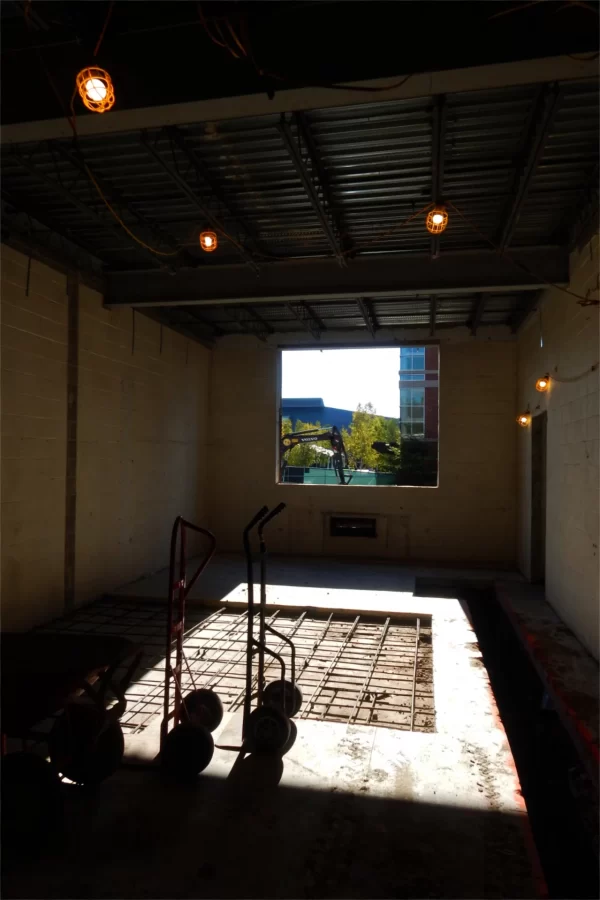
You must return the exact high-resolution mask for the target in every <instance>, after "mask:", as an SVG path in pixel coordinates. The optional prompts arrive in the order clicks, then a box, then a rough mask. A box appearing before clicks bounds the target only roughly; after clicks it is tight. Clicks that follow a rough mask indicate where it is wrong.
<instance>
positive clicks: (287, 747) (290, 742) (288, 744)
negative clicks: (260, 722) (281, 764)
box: [281, 719, 298, 756]
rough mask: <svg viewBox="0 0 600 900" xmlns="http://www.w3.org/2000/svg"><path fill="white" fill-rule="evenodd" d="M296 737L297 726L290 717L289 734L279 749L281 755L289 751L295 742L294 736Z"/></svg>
mask: <svg viewBox="0 0 600 900" xmlns="http://www.w3.org/2000/svg"><path fill="white" fill-rule="evenodd" d="M297 737H298V726H297V725H296V723H295V722H294V720H293V719H290V736H289V738H288V739H287V741H286V742H285V744H284V745H283V747H282V749H281V755H282V756H285V755H286V753H289V752H290V750H291V749H292V747H293V746H294V744H295V743H296V738H297Z"/></svg>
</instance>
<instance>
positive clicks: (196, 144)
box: [2, 82, 598, 336]
mask: <svg viewBox="0 0 600 900" xmlns="http://www.w3.org/2000/svg"><path fill="white" fill-rule="evenodd" d="M440 108H443V112H444V114H443V117H441V118H438V119H436V110H437V111H438V112H439V109H440ZM436 123H437V124H436ZM436 135H437V139H438V140H439V147H440V148H441V153H440V157H441V158H440V159H439V165H438V167H437V169H436V165H435V163H436V159H435V155H434V153H433V146H434V138H435V137H436ZM80 147H81V151H82V154H83V156H79V155H78V152H77V148H76V147H75V146H74V145H73V142H72V141H67V140H53V141H46V142H42V143H37V144H29V145H25V146H19V147H12V148H11V149H9V150H7V151H5V153H4V154H3V159H2V177H3V182H2V193H3V201H7V202H8V203H9V204H12V209H13V210H14V209H16V210H18V211H20V213H19V215H17V216H15V215H14V212H13V213H12V214H9V216H8V217H6V216H5V221H8V225H7V226H4V227H7V228H10V227H14V228H15V229H18V228H22V230H23V231H24V232H25V236H29V232H33V235H34V236H38V237H39V236H42V237H43V238H44V239H46V240H47V238H48V234H49V233H50V232H49V231H48V229H50V230H51V232H54V233H56V234H57V235H59V236H62V237H64V238H67V239H69V240H70V241H71V242H73V244H76V245H78V247H79V248H83V250H87V251H88V252H89V253H90V254H93V256H94V257H95V258H96V259H97V260H99V261H100V262H101V263H103V264H104V265H105V267H106V270H108V271H111V270H112V271H116V270H123V269H140V270H143V271H147V270H152V269H156V270H159V269H160V268H164V267H165V266H168V267H169V268H172V270H173V271H175V270H176V269H177V268H179V267H180V266H181V267H188V268H201V267H207V268H210V269H212V267H213V266H215V265H221V266H228V265H232V264H239V263H240V262H241V261H243V262H246V263H248V264H249V267H252V268H253V269H254V270H255V271H256V269H257V268H259V267H260V266H261V265H262V266H265V268H266V267H267V265H268V263H269V262H270V261H272V260H273V259H280V260H282V262H281V263H280V265H283V266H285V265H286V262H285V260H286V259H290V258H292V259H298V258H305V257H308V258H311V259H313V260H315V259H322V258H329V259H331V258H332V257H334V256H337V258H338V261H340V262H344V258H343V257H346V259H347V263H348V266H349V267H351V266H352V256H353V254H354V253H356V254H359V255H361V256H362V255H363V254H364V255H366V254H382V255H385V254H387V253H388V252H396V253H398V252H399V253H407V254H414V253H419V254H429V252H430V248H431V253H432V255H436V253H437V252H438V251H439V252H440V253H441V254H442V255H443V254H445V253H446V252H448V251H477V250H479V249H482V248H486V247H487V246H488V244H487V241H488V240H491V241H494V242H495V243H497V244H502V245H503V246H504V247H509V246H510V247H513V248H518V247H522V246H539V245H542V246H546V247H549V246H554V245H555V244H556V243H557V242H559V243H561V244H562V245H566V243H567V235H568V234H569V233H570V229H571V226H572V223H573V220H574V217H576V215H577V214H578V211H579V209H580V207H581V205H582V203H584V202H586V201H587V199H588V198H589V196H590V194H591V193H593V191H594V190H596V191H597V185H596V184H595V182H596V181H597V159H598V85H597V83H596V82H594V83H590V82H575V83H565V84H556V85H555V84H552V85H529V86H526V87H518V88H515V87H512V88H500V89H496V90H490V91H476V92H468V93H457V94H448V95H446V96H444V97H434V98H431V97H428V98H423V99H417V100H404V101H387V102H386V101H382V102H377V103H372V104H365V105H360V106H356V107H352V106H345V107H341V108H330V109H324V110H317V111H311V112H306V113H293V114H292V113H290V114H287V115H286V116H285V117H284V124H282V119H281V117H280V116H278V115H267V116H261V117H256V118H246V119H237V120H230V121H206V122H203V123H198V124H195V125H188V126H185V127H177V128H173V127H164V128H154V129H151V130H150V131H148V132H140V131H131V132H128V133H125V134H109V135H102V136H95V137H85V138H82V139H81V140H80ZM84 163H85V164H84ZM86 165H87V166H88V167H89V169H90V170H91V171H92V172H93V174H94V177H95V178H96V179H97V181H98V183H99V184H100V185H101V188H102V191H103V193H104V194H105V196H106V197H107V199H109V201H110V203H111V205H112V206H113V207H114V208H115V209H116V211H117V212H118V214H119V215H120V216H121V217H122V219H123V221H124V222H125V223H126V224H127V226H128V227H129V228H130V229H131V230H132V231H133V232H134V233H135V234H136V235H138V236H139V237H140V238H141V239H142V240H143V241H145V242H146V243H148V244H150V245H151V246H152V247H155V248H157V249H160V250H161V251H162V252H163V253H165V254H168V253H171V252H173V250H176V249H178V248H179V250H180V252H179V253H178V254H177V255H174V256H168V255H166V256H156V255H154V254H153V253H151V252H150V251H149V250H147V249H144V248H143V247H142V246H140V245H139V244H136V243H135V242H134V241H132V239H131V238H130V237H129V236H128V235H127V234H126V233H125V231H124V230H123V229H122V228H121V226H120V225H119V224H118V223H117V222H116V221H115V219H114V218H113V216H112V215H111V213H110V212H109V210H108V209H107V208H106V206H105V204H104V202H103V201H102V199H101V197H100V196H99V195H98V192H97V191H96V188H95V187H94V186H93V184H92V183H91V182H90V179H89V178H88V176H87V173H86V170H85V166H86ZM436 184H437V187H436ZM438 189H439V191H440V193H441V195H442V197H443V198H445V199H447V200H450V201H452V202H453V203H455V204H456V207H457V208H458V209H459V210H460V211H461V212H462V213H463V214H464V215H465V216H466V218H467V219H468V220H469V221H470V222H472V223H473V225H471V224H469V223H468V222H466V221H464V220H463V219H462V218H461V217H460V216H459V215H457V214H456V213H454V212H453V211H452V209H450V225H449V227H448V229H447V230H446V232H444V234H442V235H441V236H440V239H439V242H438V244H437V251H435V252H434V247H433V243H432V238H431V237H430V235H429V234H428V233H427V231H426V230H425V228H424V223H423V218H422V216H421V215H419V216H417V217H416V218H415V219H414V220H413V221H412V222H411V223H410V224H408V225H406V226H403V227H401V223H402V222H403V221H404V220H405V219H406V218H407V217H408V216H410V215H412V214H414V213H415V212H416V211H418V210H419V209H421V208H422V207H423V206H424V205H425V204H426V203H429V202H430V201H431V200H432V199H433V198H434V196H433V195H434V191H435V190H438ZM27 214H28V216H29V219H28V222H29V224H27V223H25V226H23V225H22V224H21V219H22V218H23V216H24V217H25V219H27ZM215 221H216V222H218V223H219V224H220V225H222V227H223V228H224V229H225V231H226V232H227V233H228V234H230V235H231V236H232V237H233V238H234V239H235V244H234V243H231V242H230V241H228V240H227V239H226V238H225V237H222V238H221V240H220V241H219V249H218V253H215V254H204V253H202V252H201V251H200V249H199V247H198V231H199V229H200V228H201V227H205V226H207V225H208V226H210V225H211V222H212V223H214V222H215ZM39 223H41V226H42V227H41V226H40V224H39ZM17 234H18V231H17ZM486 239H487V240H486ZM47 242H48V241H47ZM48 243H49V242H48ZM346 251H348V252H346ZM433 264H434V265H435V263H433ZM96 269H97V265H96ZM249 275H250V277H251V273H250V272H249ZM199 277H201V276H200V275H199ZM515 283H516V282H515ZM530 299H531V298H530V297H529V298H528V297H527V296H525V295H522V294H520V293H518V292H515V291H510V289H509V290H508V291H507V294H506V295H505V296H504V295H503V296H502V299H501V298H500V297H499V295H498V294H493V293H489V294H486V296H485V297H484V298H483V299H481V298H479V297H474V296H473V295H472V294H471V295H468V296H465V297H462V298H461V296H460V291H458V290H457V291H456V292H455V293H453V294H452V295H448V294H446V295H443V296H440V297H437V298H433V299H432V297H428V296H422V297H410V296H403V297H402V298H398V299H397V300H394V299H393V298H391V299H390V300H377V301H375V299H371V298H369V297H368V292H367V294H366V296H362V297H358V296H357V298H356V300H354V299H353V300H351V301H339V302H338V301H333V300H332V301H330V302H328V303H324V302H319V303H315V302H313V303H312V304H310V307H306V306H305V308H304V309H303V310H302V311H299V308H298V304H297V303H296V304H295V305H294V304H286V303H285V301H281V302H275V303H273V304H262V303H261V304H260V308H259V307H258V305H255V306H254V307H248V308H247V309H246V311H245V312H244V313H241V312H239V310H237V309H236V308H235V305H234V306H229V308H224V307H223V308H220V307H218V306H214V307H213V306H202V307H201V308H194V307H193V306H192V307H183V306H181V307H177V306H173V307H172V308H171V309H170V310H166V309H164V308H159V309H156V310H155V311H153V313H152V314H153V315H154V316H155V317H157V318H159V319H161V320H162V321H164V322H170V323H172V324H177V325H178V326H180V327H185V328H188V329H189V331H190V333H191V334H198V333H200V332H202V333H203V334H208V335H212V336H218V335H219V334H229V333H240V332H246V333H255V334H258V335H259V336H260V335H262V336H264V335H265V334H268V333H271V332H273V331H282V332H283V331H285V332H288V331H297V330H299V328H302V327H304V328H306V329H307V330H311V333H314V331H315V329H317V330H319V329H320V330H323V329H325V330H326V329H329V328H335V329H346V330H350V329H353V328H360V329H364V328H365V327H368V328H369V330H370V331H371V332H372V333H374V331H375V330H376V329H377V328H380V327H396V326H404V325H420V326H426V325H431V326H432V327H434V326H435V325H436V324H440V325H442V326H449V325H456V326H459V325H468V324H469V323H473V321H475V328H476V327H477V325H479V324H481V325H484V324H490V325H496V324H504V325H511V324H514V322H515V320H516V319H517V320H518V318H519V315H520V313H521V311H522V310H523V309H525V308H526V304H527V303H529V302H530ZM363 301H364V302H368V303H370V304H371V309H372V315H373V321H368V317H366V316H365V314H364V310H363V309H361V303H363ZM310 309H312V310H313V312H312V313H311V312H310ZM314 316H316V317H317V319H318V320H319V322H320V325H319V323H318V322H316V320H315V321H313V320H312V318H311V317H313V318H314ZM432 316H433V318H432ZM515 317H516V318H515ZM309 319H311V321H310V322H309V321H308V320H309ZM434 320H435V321H434Z"/></svg>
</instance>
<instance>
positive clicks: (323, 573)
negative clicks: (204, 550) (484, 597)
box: [113, 553, 520, 609]
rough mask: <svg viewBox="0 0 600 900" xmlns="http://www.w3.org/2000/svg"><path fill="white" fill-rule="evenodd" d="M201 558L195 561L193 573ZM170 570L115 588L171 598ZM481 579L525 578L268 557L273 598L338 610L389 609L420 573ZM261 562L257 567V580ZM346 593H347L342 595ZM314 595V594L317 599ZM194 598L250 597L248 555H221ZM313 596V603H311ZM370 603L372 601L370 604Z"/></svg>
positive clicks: (411, 588)
mask: <svg viewBox="0 0 600 900" xmlns="http://www.w3.org/2000/svg"><path fill="white" fill-rule="evenodd" d="M197 563H198V561H197V560H194V559H192V560H190V562H189V564H188V574H191V573H192V572H193V571H195V568H196V567H197ZM168 575H169V572H168V569H161V570H160V571H159V572H156V573H155V574H154V575H150V576H148V577H147V578H141V579H139V580H138V581H134V582H132V583H131V584H127V585H124V586H123V587H121V588H119V589H118V590H116V591H114V594H113V595H114V596H118V597H123V598H137V599H153V600H164V601H166V599H167V594H168V582H169V578H168ZM422 577H425V578H427V577H435V578H437V579H447V580H448V581H451V580H459V581H467V582H468V581H477V582H482V581H483V582H486V581H487V582H488V583H490V584H491V583H492V582H493V581H494V579H496V578H499V577H502V578H504V579H511V578H514V579H517V580H519V579H520V576H519V575H517V574H516V573H514V575H511V574H510V573H506V572H498V571H495V570H491V569H490V570H487V569H451V568H432V567H427V566H398V565H395V564H392V563H383V562H382V563H377V562H371V561H369V562H359V561H350V560H342V559H315V558H302V557H284V556H272V557H269V562H268V582H269V584H268V589H267V595H268V600H269V602H273V603H278V604H286V605H297V606H303V607H307V606H308V607H314V606H326V607H329V608H333V609H339V608H343V607H344V606H347V607H348V608H353V609H354V608H356V609H360V608H364V609H379V608H381V609H387V608H388V606H387V605H386V604H387V603H388V601H389V600H391V599H392V598H391V597H390V596H389V595H390V594H408V595H412V594H413V593H414V589H415V580H416V578H422ZM257 579H258V567H256V569H255V581H256V580H257ZM342 594H343V595H344V596H342ZM311 595H314V596H313V597H312V600H311ZM188 600H189V602H202V603H214V602H227V601H241V602H244V603H245V602H246V560H245V558H244V557H243V556H242V555H241V554H232V553H230V554H225V553H223V554H217V555H216V556H215V557H214V559H213V560H212V562H211V563H210V565H209V566H208V567H207V569H206V570H205V572H204V573H203V574H202V576H201V578H200V579H199V580H198V582H197V583H196V584H195V585H194V587H193V588H192V590H191V592H190V594H189V598H188ZM309 601H310V602H309ZM365 604H366V605H365Z"/></svg>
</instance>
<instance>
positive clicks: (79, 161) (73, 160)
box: [50, 143, 198, 265]
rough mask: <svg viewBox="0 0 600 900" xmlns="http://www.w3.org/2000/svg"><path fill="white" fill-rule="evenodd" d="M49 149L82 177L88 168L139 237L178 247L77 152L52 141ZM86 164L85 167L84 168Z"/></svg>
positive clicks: (170, 246) (171, 247)
mask: <svg viewBox="0 0 600 900" xmlns="http://www.w3.org/2000/svg"><path fill="white" fill-rule="evenodd" d="M50 149H51V150H56V151H57V153H59V154H60V156H61V157H62V158H63V160H65V162H67V163H69V164H70V165H71V166H72V167H73V168H74V169H76V170H77V171H78V172H79V174H80V175H82V176H83V177H84V178H86V179H89V177H90V176H89V175H88V170H89V171H90V172H91V174H92V176H93V178H94V179H95V181H96V182H97V183H98V186H99V187H100V189H101V191H102V193H103V194H104V196H105V198H106V200H107V201H108V202H109V203H110V205H111V206H112V207H113V208H116V209H118V211H119V213H120V214H121V215H123V214H124V213H126V214H127V215H128V216H129V217H130V218H131V219H135V221H136V223H137V226H136V227H139V226H141V227H142V228H143V229H144V231H145V232H146V234H142V235H140V236H141V237H144V238H146V240H148V241H150V242H152V243H153V245H156V244H158V245H159V247H158V248H157V249H161V248H160V244H163V245H164V246H165V247H168V248H169V249H171V250H176V249H178V241H177V240H176V238H175V237H173V235H172V234H169V233H168V232H167V231H165V229H164V228H163V227H161V226H159V225H157V224H156V223H154V222H150V221H149V220H148V219H147V218H146V217H145V216H144V215H142V213H140V212H139V211H138V210H137V209H135V207H133V206H132V205H131V203H130V202H129V201H128V200H126V199H125V197H123V195H122V194H121V192H120V191H118V190H117V189H116V188H115V187H114V186H113V185H109V184H108V182H107V181H106V179H105V178H103V177H101V176H100V175H98V172H94V171H92V169H91V166H89V165H88V163H87V162H85V161H84V160H83V158H82V157H81V156H80V155H78V154H77V153H71V152H70V151H69V150H67V148H66V147H64V146H62V144H60V143H54V144H52V145H51V147H50ZM86 166H87V169H86ZM186 255H187V256H188V262H189V261H192V262H193V263H194V264H195V265H197V264H198V262H197V260H195V259H194V258H193V257H192V256H191V255H190V254H186Z"/></svg>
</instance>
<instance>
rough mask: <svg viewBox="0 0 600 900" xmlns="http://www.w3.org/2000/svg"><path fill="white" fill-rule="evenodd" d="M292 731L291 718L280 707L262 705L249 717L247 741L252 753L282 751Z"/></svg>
mask: <svg viewBox="0 0 600 900" xmlns="http://www.w3.org/2000/svg"><path fill="white" fill-rule="evenodd" d="M290 732H291V725H290V720H289V719H288V717H287V716H286V715H285V714H284V713H282V712H281V710H280V709H277V707H275V706H260V707H259V708H258V709H254V710H253V711H252V712H251V713H250V716H249V718H248V729H247V735H246V743H247V745H248V749H249V751H250V753H281V752H282V751H283V748H284V747H285V746H286V744H287V742H288V741H289V738H290Z"/></svg>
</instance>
